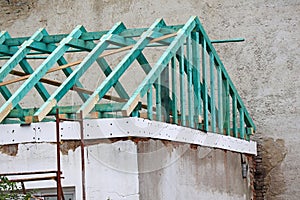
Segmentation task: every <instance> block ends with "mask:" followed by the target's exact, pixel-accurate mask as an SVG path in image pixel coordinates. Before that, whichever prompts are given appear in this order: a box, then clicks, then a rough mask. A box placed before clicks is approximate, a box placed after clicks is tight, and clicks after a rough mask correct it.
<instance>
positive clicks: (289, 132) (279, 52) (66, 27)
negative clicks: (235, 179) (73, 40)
mask: <svg viewBox="0 0 300 200" xmlns="http://www.w3.org/2000/svg"><path fill="white" fill-rule="evenodd" d="M0 4H1V6H0V10H1V12H0V15H1V16H0V29H1V30H7V31H9V32H10V34H11V35H12V36H24V35H31V34H33V33H34V32H35V31H36V30H38V28H40V27H46V29H47V30H48V32H49V33H53V34H54V33H68V32H70V31H71V30H72V29H73V28H74V27H75V26H76V25H78V24H83V25H84V26H85V27H86V28H87V29H88V30H89V31H97V30H103V29H109V28H110V27H112V26H113V24H115V23H116V22H118V21H123V22H124V23H125V25H127V27H147V26H149V25H151V24H152V23H153V22H154V20H155V19H156V18H161V17H163V18H164V19H165V20H166V22H167V23H169V24H178V23H184V22H186V20H187V19H188V18H189V16H190V15H198V16H199V17H200V19H201V21H202V23H203V25H204V28H205V29H206V31H207V32H208V35H209V36H210V37H211V38H212V39H227V38H236V37H243V38H245V39H246V41H245V42H243V43H231V44H218V45H215V47H216V49H217V51H218V52H219V55H220V57H221V59H222V61H223V63H224V65H225V67H226V69H227V71H228V73H229V75H230V77H231V78H232V80H233V82H234V84H235V86H236V87H237V89H238V91H239V93H240V96H241V97H242V99H243V100H244V103H245V104H246V106H247V108H248V109H249V111H250V114H251V115H252V116H253V119H254V121H255V123H256V125H257V133H256V134H257V140H258V141H260V145H261V148H262V151H261V152H262V153H261V154H260V155H261V159H262V162H261V163H263V164H266V165H268V163H270V162H271V161H272V160H274V159H275V160H276V155H277V154H276V153H274V152H280V153H281V154H282V155H284V156H282V157H280V159H279V160H278V164H277V165H276V167H275V168H274V170H275V169H276V170H277V173H275V172H274V170H273V172H274V174H273V175H270V174H269V175H267V174H263V176H265V177H264V178H263V180H264V181H265V182H264V185H267V187H268V190H267V191H268V192H265V193H263V192H262V191H261V192H262V193H263V194H264V196H263V197H261V198H267V199H300V187H299V184H300V170H299V167H298V166H299V165H300V159H299V154H300V149H299V147H298V146H299V142H300V139H299V137H298V135H299V130H300V124H299V123H297V122H299V121H300V109H299V108H300V95H299V91H300V89H299V88H300V79H299V75H300V68H299V62H300V61H299V60H300V59H299V58H300V50H299V49H300V48H299V44H300V41H299V40H300V39H299V33H300V28H299V25H300V24H299V23H300V22H299V13H300V2H299V0H277V1H274V0H253V1H218V0H210V1H208V0H205V1H198V0H186V1H176V0H166V1H160V0H152V1H138V0H124V1H112V0H87V1H80V0H74V1H71V0H54V1H46V0H35V1H34V0H32V1H25V0H21V1H17V0H0ZM278 139H279V140H278ZM265 141H273V142H274V145H268V143H267V144H266V142H265ZM278 141H280V142H279V144H278ZM264 145H266V146H264ZM265 151H267V153H266V154H265V153H264V152H265ZM259 153H260V152H259ZM281 158H282V159H281ZM258 160H259V159H258ZM279 163H280V164H279ZM258 164H259V163H258ZM265 167H266V166H263V167H262V168H265ZM277 174H280V175H277ZM278 176H280V182H281V184H277V183H278V181H275V180H278Z"/></svg>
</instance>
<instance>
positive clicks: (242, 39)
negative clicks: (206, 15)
mask: <svg viewBox="0 0 300 200" xmlns="http://www.w3.org/2000/svg"><path fill="white" fill-rule="evenodd" d="M244 41H245V39H244V38H232V39H226V40H211V41H210V42H211V43H228V42H244Z"/></svg>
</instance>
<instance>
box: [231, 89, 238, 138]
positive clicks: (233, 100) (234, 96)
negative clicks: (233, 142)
mask: <svg viewBox="0 0 300 200" xmlns="http://www.w3.org/2000/svg"><path fill="white" fill-rule="evenodd" d="M236 114H237V99H236V94H235V93H233V95H232V128H233V137H237V121H236Z"/></svg>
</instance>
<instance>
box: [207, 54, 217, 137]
mask: <svg viewBox="0 0 300 200" xmlns="http://www.w3.org/2000/svg"><path fill="white" fill-rule="evenodd" d="M209 57H210V115H211V131H212V132H216V109H215V59H214V54H213V53H212V52H210V53H209Z"/></svg>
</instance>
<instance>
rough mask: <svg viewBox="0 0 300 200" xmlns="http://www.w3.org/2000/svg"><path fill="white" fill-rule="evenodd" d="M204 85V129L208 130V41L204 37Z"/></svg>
mask: <svg viewBox="0 0 300 200" xmlns="http://www.w3.org/2000/svg"><path fill="white" fill-rule="evenodd" d="M202 85H203V88H202V89H203V118H204V127H203V128H204V130H205V131H208V98H207V83H206V41H205V39H204V37H202Z"/></svg>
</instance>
